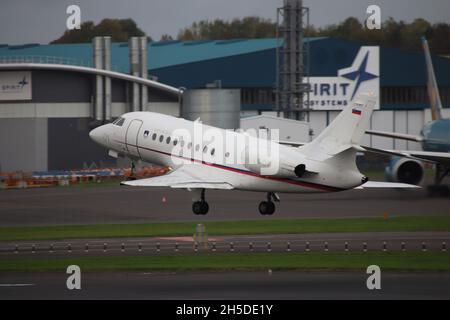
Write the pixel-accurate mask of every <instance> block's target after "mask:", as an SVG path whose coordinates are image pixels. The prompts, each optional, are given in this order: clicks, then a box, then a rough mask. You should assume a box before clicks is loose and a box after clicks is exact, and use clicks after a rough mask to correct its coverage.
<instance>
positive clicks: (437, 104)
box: [422, 37, 442, 120]
mask: <svg viewBox="0 0 450 320" xmlns="http://www.w3.org/2000/svg"><path fill="white" fill-rule="evenodd" d="M422 46H423V51H424V53H425V62H426V66H427V77H428V81H427V90H428V98H429V99H430V110H431V117H432V119H433V120H439V119H442V114H441V109H442V102H441V97H440V96H439V89H438V86H437V82H436V76H435V75H434V69H433V62H432V61H431V55H430V48H429V47H428V41H427V39H425V37H422Z"/></svg>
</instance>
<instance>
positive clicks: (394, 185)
mask: <svg viewBox="0 0 450 320" xmlns="http://www.w3.org/2000/svg"><path fill="white" fill-rule="evenodd" d="M366 188H389V189H391V188H395V189H409V188H412V189H417V188H420V186H416V185H414V184H407V183H397V182H384V181H367V182H366V183H364V184H363V185H361V186H359V187H356V188H355V189H366Z"/></svg>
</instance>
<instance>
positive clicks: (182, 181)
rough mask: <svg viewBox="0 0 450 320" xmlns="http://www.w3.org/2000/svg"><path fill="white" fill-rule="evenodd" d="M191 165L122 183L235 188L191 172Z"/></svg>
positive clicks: (146, 185) (153, 185) (130, 184)
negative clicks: (160, 174) (159, 174)
mask: <svg viewBox="0 0 450 320" xmlns="http://www.w3.org/2000/svg"><path fill="white" fill-rule="evenodd" d="M188 167H190V165H185V166H183V167H181V168H179V169H177V170H175V171H172V172H169V173H167V174H165V175H162V176H157V177H152V178H145V179H138V180H131V181H123V182H121V183H120V184H121V185H127V186H135V187H171V188H183V189H227V190H230V189H234V187H233V186H232V185H231V184H229V183H227V182H225V181H220V180H215V179H214V178H212V179H211V180H204V179H201V178H199V177H196V176H195V175H193V174H192V173H190V172H189V171H190V170H189V168H188Z"/></svg>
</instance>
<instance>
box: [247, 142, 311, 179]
mask: <svg viewBox="0 0 450 320" xmlns="http://www.w3.org/2000/svg"><path fill="white" fill-rule="evenodd" d="M245 152H246V154H245V157H244V159H245V163H244V166H245V167H246V168H247V169H249V170H250V171H252V172H254V173H257V174H261V175H271V176H274V177H279V178H300V177H302V176H303V175H304V174H305V173H306V171H311V170H310V169H311V168H310V167H311V166H312V164H310V163H309V162H308V161H307V160H306V159H302V158H300V157H299V156H297V157H295V160H294V157H292V158H291V157H289V156H287V155H283V158H282V159H276V158H273V157H271V156H270V155H269V154H267V153H258V152H257V151H255V150H254V149H249V148H246V150H245ZM276 160H278V161H276ZM307 162H308V163H307Z"/></svg>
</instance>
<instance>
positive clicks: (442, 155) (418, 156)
mask: <svg viewBox="0 0 450 320" xmlns="http://www.w3.org/2000/svg"><path fill="white" fill-rule="evenodd" d="M355 149H357V150H358V151H362V152H374V153H380V154H385V155H389V156H395V157H404V158H409V159H413V160H418V161H425V162H432V163H444V164H450V153H449V152H432V151H413V150H388V149H378V148H373V147H367V146H360V147H355Z"/></svg>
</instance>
